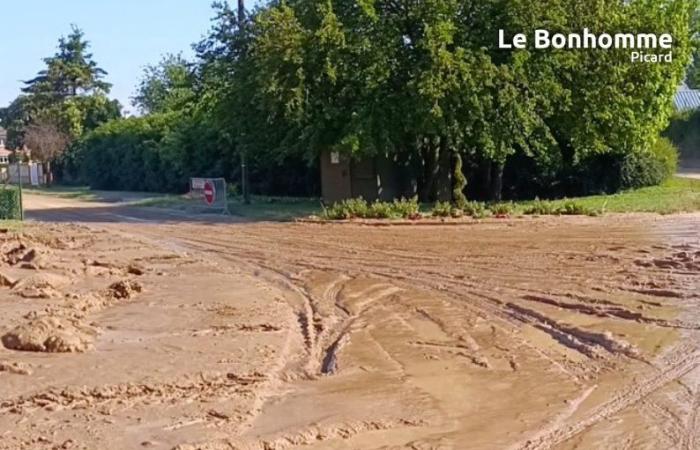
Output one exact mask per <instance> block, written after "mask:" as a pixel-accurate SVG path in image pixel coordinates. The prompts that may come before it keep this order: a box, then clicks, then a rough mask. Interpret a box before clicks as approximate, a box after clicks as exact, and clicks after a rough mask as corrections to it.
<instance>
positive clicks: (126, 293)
mask: <svg viewBox="0 0 700 450" xmlns="http://www.w3.org/2000/svg"><path fill="white" fill-rule="evenodd" d="M108 291H109V296H110V297H112V298H114V299H117V300H128V299H130V298H131V297H133V296H135V295H136V294H139V293H141V292H142V291H143V286H141V284H140V283H138V282H136V281H133V280H121V281H117V282H116V283H112V284H111V285H110V286H109V288H108Z"/></svg>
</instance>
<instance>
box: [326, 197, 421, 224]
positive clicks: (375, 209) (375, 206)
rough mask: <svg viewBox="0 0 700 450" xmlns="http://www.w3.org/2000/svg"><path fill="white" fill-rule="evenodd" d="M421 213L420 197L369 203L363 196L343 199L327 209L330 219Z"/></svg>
mask: <svg viewBox="0 0 700 450" xmlns="http://www.w3.org/2000/svg"><path fill="white" fill-rule="evenodd" d="M418 214H419V205H418V198H412V199H410V200H407V199H401V200H394V201H393V202H381V201H376V202H374V203H371V204H368V203H367V202H366V201H365V200H364V199H362V197H359V198H355V199H348V200H343V201H340V202H337V203H335V204H334V205H333V206H331V207H330V208H328V209H326V210H325V211H324V213H323V217H324V218H325V219H328V220H346V219H402V218H403V219H413V218H415V217H417V216H418Z"/></svg>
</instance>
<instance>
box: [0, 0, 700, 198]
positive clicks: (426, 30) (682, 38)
mask: <svg viewBox="0 0 700 450" xmlns="http://www.w3.org/2000/svg"><path fill="white" fill-rule="evenodd" d="M238 3H239V5H240V4H241V3H242V2H238ZM239 7H240V6H239ZM214 8H215V17H214V21H213V27H212V29H211V30H210V32H209V34H208V35H207V37H206V38H204V39H203V40H202V42H200V43H198V44H197V45H196V46H195V49H196V51H197V58H196V60H194V61H193V62H188V61H186V60H184V59H183V58H182V57H181V56H177V55H175V56H173V55H169V56H166V57H165V58H164V59H163V60H162V61H161V62H159V63H158V64H156V65H153V66H148V67H147V68H146V69H145V70H144V77H143V79H142V82H141V83H140V84H139V86H138V87H137V91H136V94H135V96H134V98H133V100H134V104H135V105H136V106H137V107H138V108H139V109H140V110H141V112H142V113H143V114H144V115H145V116H146V117H143V118H137V119H133V120H130V121H127V122H125V123H124V124H123V125H119V126H117V125H111V124H110V125H109V126H106V125H105V126H103V127H101V128H102V129H101V130H99V132H98V131H94V132H91V133H87V134H86V133H85V132H86V131H88V130H90V129H92V128H93V126H94V125H96V124H98V123H101V122H102V121H103V119H105V118H107V117H108V116H109V114H108V113H107V112H108V110H109V108H108V104H107V103H100V101H98V99H100V98H105V94H106V92H108V89H109V87H108V85H106V84H105V83H104V81H103V76H104V71H102V70H100V69H99V67H98V66H97V65H96V64H95V63H94V62H93V60H92V57H91V56H90V55H89V54H88V53H87V50H86V49H87V48H88V44H87V42H86V41H85V40H84V37H83V36H82V33H80V32H79V30H78V29H74V30H73V33H72V34H71V35H70V36H68V37H67V38H64V39H62V40H61V41H60V42H59V51H58V53H57V54H56V55H55V56H54V57H52V58H48V59H47V60H46V63H47V69H46V70H45V71H42V72H41V73H40V74H39V76H38V77H37V78H36V79H35V80H31V81H30V82H29V83H28V85H27V89H26V93H25V95H24V96H23V97H20V98H18V100H17V101H16V103H15V104H13V105H11V107H10V108H8V110H7V111H12V114H9V113H7V112H6V115H7V114H9V115H12V116H13V117H16V118H18V119H17V120H20V119H21V120H22V121H26V120H31V119H32V118H33V117H35V116H36V110H37V109H38V110H43V111H52V109H51V108H56V105H60V107H58V108H57V109H56V110H55V111H54V112H52V113H51V115H52V117H57V118H60V120H59V123H62V124H64V125H62V128H63V129H65V130H67V131H68V132H69V133H71V135H72V136H82V137H81V138H80V141H81V142H79V144H80V145H76V146H75V148H76V149H80V152H82V155H83V156H85V155H91V154H92V153H93V152H98V151H99V152H106V151H107V150H105V149H106V148H107V147H105V146H104V145H102V143H100V142H101V141H99V139H97V137H101V138H100V139H104V140H107V139H117V138H118V135H119V134H120V133H125V135H128V136H151V134H149V133H150V132H149V133H142V132H141V131H142V130H143V129H151V124H152V123H153V121H155V122H157V123H163V121H165V122H167V123H168V126H165V125H163V126H159V127H157V130H158V133H160V134H158V139H155V140H152V141H153V142H157V143H158V144H157V145H155V146H150V145H146V146H143V145H141V144H139V145H138V146H136V147H134V148H132V149H131V150H129V151H130V152H132V153H133V154H134V155H142V156H139V158H142V159H135V160H134V162H133V164H143V163H145V162H144V161H145V160H146V159H148V158H151V159H153V158H156V157H157V158H156V159H158V158H160V159H159V160H161V161H169V163H168V164H171V163H172V164H173V165H171V166H168V167H171V168H172V167H175V169H173V170H172V172H171V173H168V174H167V176H168V177H171V175H172V174H176V178H177V179H172V180H171V181H168V182H167V183H163V184H161V185H159V186H157V187H150V188H151V189H156V188H157V189H172V188H173V186H184V185H186V183H185V179H186V177H187V176H190V175H202V174H203V173H204V172H206V173H208V174H211V175H217V176H223V177H226V178H228V179H231V180H238V179H239V178H240V177H241V171H240V165H239V163H238V161H239V160H240V159H241V157H242V156H245V157H246V158H247V160H248V165H249V167H250V170H251V175H252V177H253V181H254V184H255V188H256V189H257V190H258V191H259V192H265V193H287V194H292V193H294V194H303V193H308V192H317V186H318V183H310V182H309V180H312V179H315V178H317V170H318V160H319V155H320V154H321V153H322V152H327V151H337V152H342V153H345V154H347V155H349V156H350V157H351V158H372V157H375V156H378V155H381V156H383V157H387V158H389V159H390V160H392V161H395V162H396V163H397V164H401V166H402V167H405V168H407V170H409V171H410V172H411V176H412V177H413V178H414V179H415V180H416V181H417V188H418V193H419V194H420V196H421V198H422V199H423V200H426V201H429V200H436V199H444V200H450V199H454V200H459V201H463V195H460V193H461V194H464V193H466V194H468V195H469V196H471V197H482V198H491V199H494V200H498V199H500V198H501V197H502V196H508V197H522V196H535V195H567V194H573V193H581V192H591V191H598V192H600V191H608V192H609V191H614V190H617V189H620V188H623V187H626V186H628V185H630V184H629V183H628V182H627V181H625V180H629V179H630V177H629V176H628V175H629V174H630V173H634V170H637V169H634V170H632V169H630V167H634V168H640V167H646V166H649V165H653V164H656V162H655V161H657V160H659V159H660V157H659V156H658V155H655V151H656V149H657V147H658V146H657V141H658V137H659V135H660V133H661V131H662V130H663V129H664V128H665V127H666V126H667V124H668V121H669V117H670V115H671V113H672V104H673V101H672V100H673V96H674V94H675V92H676V90H677V88H678V86H680V84H681V82H682V80H683V79H684V78H686V75H687V73H688V67H689V66H690V62H691V55H692V53H693V51H694V50H695V48H696V42H695V39H694V36H695V31H696V29H695V26H696V24H697V20H696V17H695V14H696V11H697V4H696V1H695V0H626V1H621V0H550V1H547V2H532V1H529V0H489V1H482V0H422V1H396V0H322V1H318V0H275V1H271V2H267V3H264V4H262V5H258V6H257V7H255V8H253V9H252V10H249V11H246V12H245V13H244V14H238V11H236V10H234V9H233V8H232V7H231V6H229V5H228V4H227V3H226V2H218V3H215V5H214ZM543 28H544V29H547V30H550V31H551V32H552V33H564V34H568V33H580V32H581V31H582V30H583V29H585V28H587V29H590V30H592V31H593V32H596V33H603V32H604V33H610V34H615V33H656V34H662V33H669V34H671V35H672V36H673V38H674V43H673V49H672V52H673V61H672V62H664V63H657V64H654V63H641V62H633V61H632V59H631V55H630V53H631V51H630V50H629V49H610V50H604V49H601V48H597V49H587V50H581V49H579V50H576V49H566V50H565V49H562V50H557V49H548V50H540V49H535V48H532V47H530V48H525V49H512V50H505V49H499V47H498V45H497V43H498V35H499V30H505V32H506V33H507V34H509V35H512V34H514V33H525V34H526V35H530V36H531V35H532V34H533V33H534V31H535V30H536V29H543ZM509 37H510V36H509ZM46 99H48V100H47V101H46V102H44V103H42V101H44V100H46ZM87 99H90V101H89V102H88V105H86V104H84V103H80V102H87ZM78 100H80V102H78ZM36 105H41V106H40V107H39V106H36ZM89 105H92V106H91V107H92V108H93V109H94V111H101V112H102V113H101V114H97V113H95V114H86V113H85V111H91V109H90V107H89ZM32 108H35V109H32ZM88 117H90V118H91V119H90V120H88ZM27 118H29V119H27ZM129 127H132V128H129ZM8 128H11V127H8ZM96 139H97V140H96ZM134 139H135V138H134ZM134 139H131V138H129V139H126V140H125V141H123V142H134V145H136V141H135V140H134ZM144 139H145V138H144ZM149 139H150V138H149ZM114 142H116V141H114ZM120 142H121V141H120ZM123 142H122V143H120V144H119V145H122V144H123ZM85 143H90V145H86V144H85ZM124 145H126V144H124ZM137 147H138V148H137ZM139 149H140V150H139ZM77 151H78V150H76V152H77ZM151 153H153V154H151ZM75 155H77V153H75ZM154 155H155V156H154ZM93 156H94V155H93ZM90 157H91V158H92V156H90ZM77 160H83V159H81V158H77V159H76V161H77ZM84 160H85V161H87V160H88V159H84ZM92 160H93V161H97V160H99V158H98V157H97V156H95V157H94V158H93V159H92ZM115 167H116V166H115ZM162 167H165V166H162ZM115 170H116V169H115ZM122 170H126V171H129V168H123V169H122ZM163 170H165V169H163ZM640 170H641V169H640ZM623 174H627V175H624V176H623ZM163 176H164V177H165V174H163ZM465 178H466V179H465ZM640 178H644V179H645V180H650V179H652V178H653V177H640ZM104 179H114V180H117V179H118V178H116V177H111V178H110V177H104ZM115 183H116V182H115ZM115 187H123V186H121V185H119V184H118V183H117V185H115Z"/></svg>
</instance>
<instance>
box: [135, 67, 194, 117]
mask: <svg viewBox="0 0 700 450" xmlns="http://www.w3.org/2000/svg"><path fill="white" fill-rule="evenodd" d="M194 84H195V76H194V73H193V69H192V64H190V63H189V62H188V61H187V60H185V59H184V58H183V57H182V56H181V55H167V56H165V57H163V59H162V60H161V61H160V62H159V63H158V64H157V65H149V66H147V67H146V68H145V69H144V70H143V78H142V79H141V82H140V83H139V85H138V87H137V90H136V94H135V95H134V97H133V99H132V101H133V105H134V106H136V107H138V108H139V110H140V111H141V112H142V113H144V114H150V113H163V112H169V111H176V110H181V109H183V108H184V107H186V106H187V105H189V104H191V103H192V102H193V101H194V95H195V91H194Z"/></svg>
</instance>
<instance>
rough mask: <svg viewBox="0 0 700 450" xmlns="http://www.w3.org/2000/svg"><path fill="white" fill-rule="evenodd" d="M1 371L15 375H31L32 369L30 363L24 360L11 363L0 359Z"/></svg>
mask: <svg viewBox="0 0 700 450" xmlns="http://www.w3.org/2000/svg"><path fill="white" fill-rule="evenodd" d="M0 372H6V373H12V374H15V375H31V374H32V369H31V368H30V367H29V364H25V363H22V362H14V363H9V362H6V361H0Z"/></svg>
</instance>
